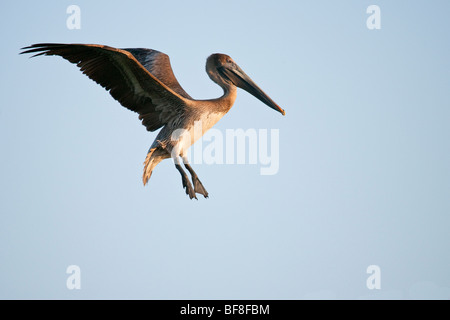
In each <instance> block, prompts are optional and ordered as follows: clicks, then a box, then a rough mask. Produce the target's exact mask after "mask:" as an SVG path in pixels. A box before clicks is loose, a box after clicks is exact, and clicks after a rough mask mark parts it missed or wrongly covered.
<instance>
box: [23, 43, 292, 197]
mask: <svg viewBox="0 0 450 320" xmlns="http://www.w3.org/2000/svg"><path fill="white" fill-rule="evenodd" d="M22 50H24V51H22V52H21V53H35V55H33V57H34V56H39V55H48V56H50V55H58V56H61V57H63V58H64V59H66V60H68V61H70V62H71V63H75V64H76V65H77V66H78V67H79V68H80V70H81V71H82V72H83V73H84V74H85V75H87V76H88V77H89V78H91V79H92V80H94V81H95V82H97V83H98V84H100V85H101V86H102V87H103V88H105V89H106V90H108V91H109V93H110V94H111V96H112V97H113V98H114V99H116V100H117V101H119V102H120V104H121V105H122V106H124V107H125V108H127V109H129V110H132V111H134V112H137V113H138V114H139V119H140V120H142V124H143V125H144V126H145V127H146V128H147V130H148V131H155V130H157V129H159V128H161V127H162V129H161V131H160V132H159V133H158V135H157V137H156V139H155V141H154V142H153V144H152V145H151V147H150V149H149V151H148V154H147V157H146V159H145V162H144V174H143V177H142V180H143V182H144V185H145V184H146V183H147V182H148V180H149V179H150V176H151V175H152V172H153V169H154V168H155V166H156V165H157V164H158V163H160V162H161V161H162V160H164V159H168V158H172V159H173V160H174V163H175V167H176V168H177V170H178V171H179V172H180V174H181V178H182V183H183V188H185V189H186V190H185V191H186V194H187V195H189V197H190V198H191V199H192V198H195V199H197V197H196V193H198V194H202V195H203V196H204V197H205V198H207V197H208V192H206V189H205V188H204V187H203V185H202V183H201V182H200V179H199V178H198V176H197V174H196V173H195V171H194V170H193V169H192V167H191V166H190V164H189V163H188V161H187V157H186V152H187V149H188V148H189V147H190V146H191V145H192V144H193V143H194V142H195V140H196V139H198V138H199V137H200V136H201V135H203V134H204V133H205V132H206V131H207V130H209V129H210V128H211V127H212V126H214V125H215V124H216V123H217V121H219V120H220V119H221V118H222V117H223V116H224V115H225V114H226V113H227V112H228V110H230V108H231V106H232V105H233V103H234V101H235V99H236V87H240V88H242V89H244V90H245V91H247V92H249V93H251V94H252V95H253V96H255V97H256V98H258V99H259V100H261V101H262V102H264V103H265V104H266V105H268V106H269V107H270V108H272V109H274V110H276V111H278V112H280V113H282V114H283V115H284V114H285V112H284V110H283V109H281V108H280V107H279V106H278V105H277V104H276V103H275V102H274V101H273V100H272V99H270V98H269V96H267V95H266V94H265V93H264V92H263V91H262V90H261V89H260V88H259V87H258V86H257V85H256V84H255V83H254V82H253V81H252V79H250V77H249V76H247V75H246V74H245V73H244V71H242V69H241V68H240V67H239V66H238V65H237V64H236V63H235V62H234V61H233V60H232V59H231V58H230V57H229V56H227V55H226V54H220V53H215V54H212V55H210V56H209V57H208V59H207V61H206V72H207V73H208V76H209V77H210V78H211V80H212V81H214V82H215V83H217V84H218V85H219V86H220V87H221V88H222V89H223V91H224V93H223V95H222V96H221V97H220V98H217V99H209V100H195V99H193V98H191V97H190V96H189V95H188V94H187V93H186V92H185V91H184V90H183V88H182V87H181V86H180V84H179V83H178V81H177V79H176V78H175V76H174V74H173V71H172V67H171V66H170V60H169V57H168V56H167V55H166V54H164V53H162V52H159V51H156V50H152V49H142V48H134V49H117V48H112V47H108V46H104V45H97V44H58V43H39V44H34V45H31V46H29V47H24V48H22ZM198 123H200V124H201V126H200V128H201V134H195V133H194V132H193V130H194V127H195V126H196V124H198ZM179 129H183V130H185V132H187V133H189V134H182V135H179V136H178V138H174V133H175V132H177V131H179ZM180 157H181V159H182V160H183V164H184V166H185V167H186V169H187V170H188V171H189V173H190V174H191V178H192V184H191V182H190V181H189V178H188V176H187V174H186V172H185V171H184V170H183V168H182V166H181V163H180Z"/></svg>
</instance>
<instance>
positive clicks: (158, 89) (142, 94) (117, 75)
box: [21, 43, 191, 131]
mask: <svg viewBox="0 0 450 320" xmlns="http://www.w3.org/2000/svg"><path fill="white" fill-rule="evenodd" d="M22 49H23V50H24V51H23V52H21V53H35V55H34V56H40V55H58V56H61V57H63V58H64V59H66V60H68V61H70V62H71V63H74V64H76V65H77V66H78V67H79V68H80V70H81V71H82V72H83V73H84V74H85V75H87V76H88V77H89V78H90V79H92V80H94V81H95V82H96V83H98V84H100V85H101V86H102V87H103V88H105V89H106V90H108V91H109V93H110V94H111V96H112V97H113V98H114V99H116V100H117V101H119V102H120V104H121V105H122V106H124V107H126V108H127V109H129V110H132V111H135V112H137V113H138V114H139V119H140V120H142V124H143V125H144V126H145V127H146V128H147V130H149V131H155V130H157V129H159V128H161V127H162V126H164V125H165V124H168V123H170V122H173V121H174V117H180V116H181V115H182V114H183V111H184V109H185V108H186V107H187V105H188V103H189V100H190V99H191V98H190V97H189V95H188V94H187V93H186V92H185V91H184V90H183V89H182V88H181V86H180V85H179V83H178V81H177V80H176V78H175V76H174V75H173V72H172V69H171V67H170V62H169V59H168V56H167V55H165V54H163V53H160V52H158V51H153V50H150V49H128V50H130V51H128V50H122V49H117V48H113V47H108V46H104V45H95V44H56V43H41V44H34V45H31V46H29V47H25V48H22ZM136 50H137V51H136ZM142 50H150V51H151V52H148V51H142ZM133 52H134V54H133ZM34 56H33V57H34ZM137 58H139V59H140V60H141V61H142V62H143V63H144V64H145V65H147V66H146V67H144V65H143V64H142V63H141V62H140V61H139V60H138V59H137ZM167 67H168V68H169V69H167ZM164 68H165V69H164ZM164 70H166V73H164ZM167 70H169V71H170V72H167ZM152 71H153V72H154V73H152Z"/></svg>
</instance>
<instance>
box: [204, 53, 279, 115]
mask: <svg viewBox="0 0 450 320" xmlns="http://www.w3.org/2000/svg"><path fill="white" fill-rule="evenodd" d="M206 72H207V73H208V75H209V77H210V78H211V80H213V81H214V82H215V83H217V84H218V85H220V86H221V87H223V88H226V87H229V86H230V85H232V86H236V87H239V88H241V89H244V90H245V91H247V92H248V93H250V94H251V95H253V96H254V97H256V98H258V99H259V100H261V101H262V102H264V103H265V104H266V105H268V106H269V107H270V108H272V109H274V110H276V111H278V112H280V113H281V114H282V115H283V116H284V115H285V111H284V110H283V109H281V108H280V106H278V105H277V104H276V103H275V102H274V101H273V100H272V99H270V97H269V96H268V95H267V94H265V93H264V91H262V90H261V89H260V88H259V87H258V86H257V85H256V83H254V82H253V80H252V79H251V78H250V77H249V76H248V75H246V74H245V72H244V71H243V70H242V69H241V68H240V67H239V66H238V65H237V64H236V62H234V61H233V59H231V58H230V56H227V55H226V54H222V53H214V54H212V55H210V56H209V57H208V59H207V60H206Z"/></svg>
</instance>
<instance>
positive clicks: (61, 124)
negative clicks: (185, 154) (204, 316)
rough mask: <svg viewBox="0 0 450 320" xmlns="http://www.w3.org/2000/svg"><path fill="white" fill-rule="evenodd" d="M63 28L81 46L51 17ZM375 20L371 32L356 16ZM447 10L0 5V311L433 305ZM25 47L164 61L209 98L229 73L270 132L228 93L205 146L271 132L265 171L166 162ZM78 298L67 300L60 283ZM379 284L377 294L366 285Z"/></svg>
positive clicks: (319, 5) (262, 4)
mask: <svg viewBox="0 0 450 320" xmlns="http://www.w3.org/2000/svg"><path fill="white" fill-rule="evenodd" d="M71 4H77V5H78V6H79V7H80V8H81V29H80V30H69V29H67V27H66V19H67V17H68V15H67V14H66V8H67V7H68V6H69V5H71ZM371 4H377V5H379V6H380V8H381V29H380V30H369V29H367V27H366V19H367V17H368V14H367V13H366V8H367V7H368V6H369V5H371ZM448 12H450V4H449V2H448V1H432V2H429V1H414V2H412V1H331V0H330V1H227V2H223V1H220V2H219V1H179V2H168V1H126V2H125V1H124V2H121V3H120V4H119V3H116V2H111V1H95V2H94V1H75V2H74V1H70V2H69V1H47V2H46V3H38V2H23V1H2V2H1V4H0V17H1V19H0V30H1V31H0V32H1V34H2V50H1V52H0V58H1V60H2V62H3V66H2V72H1V77H0V88H1V91H2V103H1V105H0V145H1V147H2V148H1V157H0V168H1V169H0V170H1V176H2V179H1V180H0V191H1V192H0V194H1V201H0V298H3V299H16V298H25V299H35V298H40V299H55V298H58V299H78V298H84V299H111V298H112V299H121V298H123V299H129V298H135V299H303V298H339V299H358V298H401V299H407V298H441V299H443V298H444V299H449V298H450V275H449V272H448V270H449V269H450V255H449V250H448V248H449V243H450V241H449V240H450V235H449V231H448V230H449V227H450V217H449V214H450V197H449V194H450V148H449V138H450V126H449V122H450V98H449V94H448V92H449V88H450V78H449V75H450V72H449V71H450V64H449V57H450V50H449V49H450V46H449V42H448V39H449V35H450V26H449V24H448V22H447V21H448ZM39 42H67V43H72V42H78V43H100V44H107V45H110V46H115V47H120V48H130V47H144V48H153V49H157V50H160V51H162V52H165V53H167V54H168V55H169V56H170V57H171V62H172V67H173V69H174V72H175V74H176V76H177V78H178V79H179V81H180V83H181V85H182V86H183V87H184V88H185V90H186V91H187V92H188V93H189V94H191V95H192V96H193V97H195V98H198V99H203V98H212V97H217V96H219V95H220V94H221V90H220V88H219V87H218V86H217V85H215V84H214V83H213V82H211V80H210V79H209V78H208V77H207V75H206V73H205V71H204V69H205V61H206V57H207V56H208V55H209V54H211V53H214V52H222V53H227V54H229V55H230V56H231V57H233V59H234V60H235V61H236V62H237V63H238V64H239V65H240V66H241V67H242V68H243V70H245V72H246V73H247V74H249V75H250V76H251V77H252V78H253V80H255V82H256V83H258V84H259V85H260V86H261V88H263V89H264V90H265V91H266V92H267V93H268V94H269V95H270V96H271V97H272V98H273V99H274V100H275V101H276V102H277V103H278V104H279V105H280V106H281V107H283V108H284V109H285V110H286V116H285V117H282V116H281V115H280V114H279V113H276V112H274V111H273V110H271V109H269V108H268V107H266V106H265V105H264V104H262V103H261V102H260V101H259V100H257V99H255V98H254V97H252V96H251V95H249V94H247V93H246V92H244V91H242V90H240V91H239V92H238V97H237V100H236V103H235V105H234V107H233V108H232V110H231V111H230V112H229V114H228V115H227V116H226V117H224V119H222V120H221V121H220V122H219V123H218V125H217V126H216V128H217V129H220V130H222V131H223V132H225V130H226V129H237V128H243V129H249V128H253V129H256V130H259V129H268V130H270V129H278V130H279V134H280V167H279V172H278V174H276V175H272V176H262V175H260V174H259V172H260V167H259V166H257V165H205V164H204V165H194V168H195V170H196V171H197V173H198V175H199V177H200V179H201V180H202V182H203V184H204V185H205V187H206V189H207V190H208V192H209V193H210V198H209V199H203V198H202V197H201V198H199V201H190V200H189V199H188V197H187V196H186V195H185V194H184V191H183V190H182V187H181V179H180V176H179V173H178V172H177V171H176V170H175V168H174V167H173V164H172V163H171V162H170V161H164V162H163V163H161V164H160V165H159V166H158V167H157V168H156V169H155V171H154V174H153V176H152V178H151V180H150V183H149V185H148V186H146V187H143V186H142V183H141V175H142V168H143V166H142V163H143V161H144V159H145V155H146V152H147V150H148V147H149V146H150V144H151V143H152V141H153V139H154V138H155V137H156V133H148V132H146V130H145V128H144V127H143V126H141V125H140V123H139V121H138V119H137V116H136V114H134V113H132V112H130V111H128V110H126V109H124V108H122V107H121V106H120V105H119V104H118V103H117V102H116V101H114V100H113V99H112V98H111V96H110V95H109V94H108V93H107V92H106V91H105V90H104V89H102V88H101V87H100V86H98V85H96V84H95V83H94V82H93V81H91V80H89V79H88V78H87V77H85V76H84V75H82V74H81V72H79V71H78V70H77V68H76V67H75V66H73V65H71V64H70V63H68V62H67V61H65V60H63V59H60V58H58V57H39V58H34V59H28V57H26V56H23V55H18V52H19V49H20V48H21V47H23V46H27V45H30V44H33V43H39ZM73 264H75V265H78V266H79V267H80V269H81V289H80V290H68V289H67V288H66V279H67V277H68V275H67V274H66V273H65V271H66V268H67V267H68V266H69V265H73ZM369 265H378V266H380V268H381V289H380V290H369V289H368V288H367V287H366V279H367V277H368V274H366V268H367V267H368V266H369Z"/></svg>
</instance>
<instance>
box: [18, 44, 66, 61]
mask: <svg viewBox="0 0 450 320" xmlns="http://www.w3.org/2000/svg"><path fill="white" fill-rule="evenodd" d="M61 46H62V44H60V43H35V44H32V45H31V46H27V47H23V48H20V50H23V51H22V52H19V54H25V53H36V54H35V55H32V56H31V57H30V58H33V57H36V56H40V55H45V54H47V53H48V51H50V50H52V49H57V48H58V47H61Z"/></svg>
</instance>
